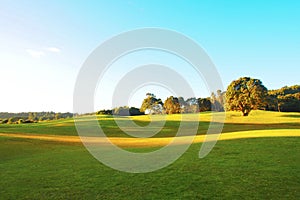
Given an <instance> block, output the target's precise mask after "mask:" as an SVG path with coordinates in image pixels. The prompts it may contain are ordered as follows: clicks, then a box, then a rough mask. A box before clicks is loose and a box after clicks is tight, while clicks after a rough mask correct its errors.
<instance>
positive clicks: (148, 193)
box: [0, 111, 300, 199]
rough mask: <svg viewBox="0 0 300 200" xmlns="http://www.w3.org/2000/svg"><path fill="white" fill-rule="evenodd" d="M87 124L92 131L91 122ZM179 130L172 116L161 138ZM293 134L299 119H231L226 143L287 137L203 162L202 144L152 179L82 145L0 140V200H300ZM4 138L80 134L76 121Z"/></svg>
mask: <svg viewBox="0 0 300 200" xmlns="http://www.w3.org/2000/svg"><path fill="white" fill-rule="evenodd" d="M163 117H164V116H154V119H153V120H158V121H159V120H161V118H163ZM210 117H211V113H204V114H201V115H200V123H199V129H198V134H199V135H202V134H205V131H206V130H207V127H208V124H209V120H210ZM98 118H99V119H100V121H99V123H100V124H101V126H102V127H104V128H103V129H104V131H105V132H106V133H107V134H108V136H110V137H125V136H126V135H125V134H124V133H122V131H121V130H120V129H118V127H117V126H116V124H115V122H114V121H113V119H112V118H111V117H107V116H98ZM133 119H134V120H135V121H136V123H137V124H140V125H142V126H145V125H147V124H148V123H149V119H148V116H139V117H133ZM82 120H86V122H87V125H88V123H89V119H88V117H83V118H82ZM121 120H129V119H128V118H121ZM178 123H180V115H172V116H168V120H167V122H166V124H165V127H164V128H163V130H162V131H161V132H160V133H159V134H158V135H157V136H155V137H170V136H173V135H174V132H175V133H176V131H177V128H178ZM289 129H290V130H292V131H293V132H297V131H300V114H299V113H275V112H263V111H255V112H252V113H251V115H250V116H249V117H247V118H245V117H241V116H240V113H235V112H229V113H227V117H226V120H225V126H224V131H223V134H224V135H225V134H233V133H234V134H239V133H240V134H243V133H244V132H245V131H246V132H247V131H252V132H253V133H254V134H255V132H256V131H258V132H260V133H263V132H264V130H265V131H266V132H270V131H272V130H274V131H276V132H280V131H281V130H282V133H283V135H282V137H269V138H264V137H262V138H251V139H235V140H226V141H218V143H217V144H216V146H215V147H214V149H213V150H212V152H211V153H210V154H209V155H208V156H207V157H205V158H204V159H199V158H198V153H199V149H200V147H201V143H195V144H193V145H192V146H191V147H190V148H189V150H188V151H187V152H186V153H185V154H184V155H183V156H182V157H181V158H180V159H178V160H177V161H176V162H174V163H173V164H171V165H169V166H168V167H166V168H163V169H161V170H158V171H155V172H151V173H146V174H129V173H124V172H119V171H115V170H113V169H110V168H109V167H107V166H104V165H103V164H101V163H100V162H99V161H97V160H96V159H95V158H93V157H92V156H91V155H90V154H89V153H88V151H87V150H86V149H85V148H84V147H83V146H82V145H81V144H80V143H71V142H55V141H44V140H36V139H24V138H14V137H9V136H1V137H0V160H1V162H0V171H1V173H0V180H1V181H0V187H1V190H0V199H220V198H221V199H249V198H251V199H300V137H286V136H285V135H284V134H288V130H289ZM0 133H18V134H24V135H26V134H41V135H47V134H50V135H67V136H68V135H69V136H75V135H76V134H77V133H76V131H75V128H74V123H73V121H72V120H70V119H69V120H58V121H51V122H42V123H37V124H21V125H0ZM127 149H128V150H130V151H131V150H132V151H139V152H149V151H151V150H155V148H151V147H142V148H138V149H136V147H135V148H134V149H131V148H130V147H127Z"/></svg>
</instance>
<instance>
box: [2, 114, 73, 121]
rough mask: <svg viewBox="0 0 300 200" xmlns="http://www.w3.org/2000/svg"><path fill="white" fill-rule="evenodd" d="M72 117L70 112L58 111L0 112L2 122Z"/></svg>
mask: <svg viewBox="0 0 300 200" xmlns="http://www.w3.org/2000/svg"><path fill="white" fill-rule="evenodd" d="M71 117H73V114H72V113H69V112H66V113H60V112H57V113H56V112H20V113H9V112H0V123H2V124H5V123H7V124H22V123H36V122H39V121H49V120H57V119H66V118H71Z"/></svg>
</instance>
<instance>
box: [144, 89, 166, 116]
mask: <svg viewBox="0 0 300 200" xmlns="http://www.w3.org/2000/svg"><path fill="white" fill-rule="evenodd" d="M146 95H147V97H146V98H145V99H144V100H143V103H142V106H141V108H140V111H141V112H143V113H147V112H148V113H149V114H159V113H162V111H163V103H162V100H161V99H157V98H156V96H155V95H154V94H151V93H147V94H146Z"/></svg>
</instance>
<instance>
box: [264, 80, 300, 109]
mask: <svg viewBox="0 0 300 200" xmlns="http://www.w3.org/2000/svg"><path fill="white" fill-rule="evenodd" d="M266 110H271V111H279V112H300V86H299V85H294V86H290V87H287V86H285V87H283V88H281V89H278V90H270V91H268V99H267V106H266Z"/></svg>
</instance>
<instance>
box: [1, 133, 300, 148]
mask: <svg viewBox="0 0 300 200" xmlns="http://www.w3.org/2000/svg"><path fill="white" fill-rule="evenodd" d="M0 136H4V137H14V138H26V139H38V140H46V141H56V142H67V143H82V141H81V139H80V137H79V136H59V135H33V134H14V133H0ZM260 137H300V130H299V129H279V130H255V131H240V132H232V133H224V134H221V135H220V137H219V139H218V140H234V139H243V138H260ZM190 138H191V136H185V137H180V140H179V141H178V142H177V143H176V144H183V143H186V141H189V139H190ZM108 139H109V140H110V142H112V143H114V144H115V145H118V146H121V147H160V146H165V145H167V144H169V143H170V142H171V141H172V140H173V138H172V137H165V138H120V137H110V138H108ZM204 139H205V135H198V136H195V138H194V141H193V142H194V143H199V142H203V141H204ZM84 140H85V142H86V143H93V144H104V145H105V144H106V145H107V144H108V141H107V139H106V138H101V137H85V138H84Z"/></svg>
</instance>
